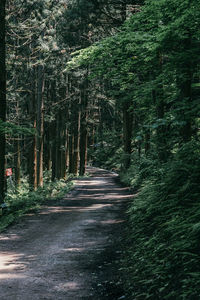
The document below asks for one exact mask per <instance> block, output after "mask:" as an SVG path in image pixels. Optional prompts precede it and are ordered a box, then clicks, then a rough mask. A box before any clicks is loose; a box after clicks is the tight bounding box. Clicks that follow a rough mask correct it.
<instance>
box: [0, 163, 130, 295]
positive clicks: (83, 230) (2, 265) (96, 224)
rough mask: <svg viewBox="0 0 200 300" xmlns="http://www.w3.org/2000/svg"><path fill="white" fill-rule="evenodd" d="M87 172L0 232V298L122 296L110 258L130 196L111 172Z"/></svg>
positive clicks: (116, 248)
mask: <svg viewBox="0 0 200 300" xmlns="http://www.w3.org/2000/svg"><path fill="white" fill-rule="evenodd" d="M89 172H90V174H91V177H88V178H84V179H79V180H77V181H76V186H75V188H74V190H73V191H72V192H71V193H70V194H68V195H66V197H65V198H63V199H62V200H57V201H48V203H47V205H46V206H45V207H43V208H42V209H41V210H40V211H39V213H38V214H37V215H28V216H26V217H24V218H23V220H21V221H20V222H19V223H18V224H15V225H13V226H11V227H10V228H9V229H7V230H6V231H5V232H4V233H3V234H1V235H0V299H1V300H11V299H12V300H14V299H15V300H29V299H31V300H41V299H52V300H55V299H56V300H58V299H67V300H72V299H73V300H76V299H91V300H98V299H99V300H100V299H110V300H112V299H113V300H116V299H119V298H121V296H122V294H121V292H120V291H119V290H118V289H117V288H116V283H117V281H120V278H118V275H117V273H116V267H117V263H115V260H116V259H118V258H119V255H120V244H121V243H122V238H123V231H124V225H125V224H124V210H125V207H126V203H127V201H129V200H130V199H131V197H132V195H131V194H130V192H129V190H128V189H127V188H124V187H121V186H120V185H119V184H118V183H117V182H116V178H117V175H116V174H113V173H110V172H107V171H104V170H101V169H97V168H90V169H89ZM122 298H124V297H122Z"/></svg>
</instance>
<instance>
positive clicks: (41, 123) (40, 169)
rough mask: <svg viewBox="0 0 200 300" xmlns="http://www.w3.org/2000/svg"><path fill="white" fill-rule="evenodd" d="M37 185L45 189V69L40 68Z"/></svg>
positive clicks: (38, 79)
mask: <svg viewBox="0 0 200 300" xmlns="http://www.w3.org/2000/svg"><path fill="white" fill-rule="evenodd" d="M37 81H38V85H37V154H38V157H37V158H38V159H37V172H38V173H37V184H38V186H40V187H43V149H44V97H43V93H44V67H43V66H42V65H39V66H38V76H37Z"/></svg>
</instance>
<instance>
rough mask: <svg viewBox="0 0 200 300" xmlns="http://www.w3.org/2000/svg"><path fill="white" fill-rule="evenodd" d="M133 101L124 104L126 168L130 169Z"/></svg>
mask: <svg viewBox="0 0 200 300" xmlns="http://www.w3.org/2000/svg"><path fill="white" fill-rule="evenodd" d="M130 107H131V103H130V102H126V103H124V105H123V140H124V153H125V159H124V166H123V167H124V169H125V170H126V169H128V168H129V167H130V163H131V152H132V147H131V141H132V129H133V114H132V112H130Z"/></svg>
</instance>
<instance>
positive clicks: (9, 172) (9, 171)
mask: <svg viewBox="0 0 200 300" xmlns="http://www.w3.org/2000/svg"><path fill="white" fill-rule="evenodd" d="M6 176H7V177H8V176H12V168H8V169H6Z"/></svg>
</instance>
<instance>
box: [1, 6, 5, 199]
mask: <svg viewBox="0 0 200 300" xmlns="http://www.w3.org/2000/svg"><path fill="white" fill-rule="evenodd" d="M5 5H6V1H5V0H1V1H0V28H1V30H0V108H1V109H0V121H3V122H5V121H6V62H5V60H6V50H5ZM5 152H6V138H5V133H4V132H3V131H0V203H1V202H3V201H4V197H5Z"/></svg>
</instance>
